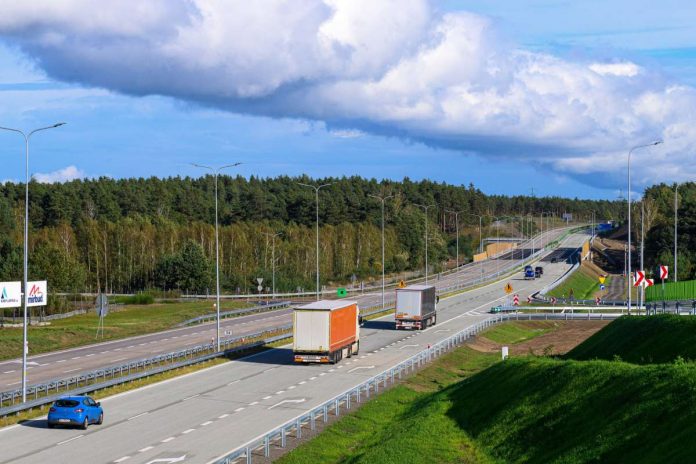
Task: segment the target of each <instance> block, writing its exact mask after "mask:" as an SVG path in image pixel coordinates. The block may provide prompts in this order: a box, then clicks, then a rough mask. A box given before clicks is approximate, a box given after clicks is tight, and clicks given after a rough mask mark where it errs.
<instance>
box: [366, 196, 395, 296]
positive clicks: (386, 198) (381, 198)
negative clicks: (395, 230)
mask: <svg viewBox="0 0 696 464" xmlns="http://www.w3.org/2000/svg"><path fill="white" fill-rule="evenodd" d="M369 196H371V197H372V198H376V199H378V200H379V201H380V202H381V203H382V309H385V308H386V306H385V303H384V259H385V258H384V202H385V201H387V200H388V199H389V198H392V197H394V195H389V196H386V197H381V196H379V195H369Z"/></svg>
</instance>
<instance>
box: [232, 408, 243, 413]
mask: <svg viewBox="0 0 696 464" xmlns="http://www.w3.org/2000/svg"><path fill="white" fill-rule="evenodd" d="M239 411H244V408H237V409H235V410H234V412H239Z"/></svg>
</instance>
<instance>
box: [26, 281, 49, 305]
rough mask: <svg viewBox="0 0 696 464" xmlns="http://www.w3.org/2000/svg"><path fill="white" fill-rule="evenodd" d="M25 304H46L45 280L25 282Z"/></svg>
mask: <svg viewBox="0 0 696 464" xmlns="http://www.w3.org/2000/svg"><path fill="white" fill-rule="evenodd" d="M27 288H28V289H29V291H28V292H27V306H46V299H47V298H46V297H47V293H48V290H47V286H46V281H45V280H37V281H36V282H27Z"/></svg>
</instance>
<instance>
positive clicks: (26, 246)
mask: <svg viewBox="0 0 696 464" xmlns="http://www.w3.org/2000/svg"><path fill="white" fill-rule="evenodd" d="M63 125H65V123H64V122H59V123H57V124H53V125H52V126H47V127H41V128H39V129H34V130H32V131H31V132H29V134H26V133H25V132H24V131H22V130H19V129H12V128H10V127H0V129H2V130H6V131H10V132H17V133H18V134H22V137H24V148H25V176H26V180H25V183H24V278H23V280H24V295H23V296H24V298H23V299H22V300H23V305H24V323H23V329H22V332H23V336H22V403H25V402H26V401H27V354H28V353H29V341H28V340H27V298H28V291H27V280H28V279H29V259H28V258H29V141H30V140H31V136H32V135H34V134H35V133H37V132H39V131H44V130H48V129H54V128H56V127H60V126H63Z"/></svg>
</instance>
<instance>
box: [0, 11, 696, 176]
mask: <svg viewBox="0 0 696 464" xmlns="http://www.w3.org/2000/svg"><path fill="white" fill-rule="evenodd" d="M0 3H6V4H5V5H2V6H3V14H2V15H1V16H0V37H1V38H3V39H4V40H6V41H8V42H10V43H13V44H15V45H17V46H19V47H20V48H21V49H22V50H23V51H24V52H25V53H26V54H27V55H29V56H31V57H33V58H34V59H35V60H36V61H37V64H38V65H39V66H40V67H41V68H42V69H43V70H44V71H45V72H46V73H47V74H48V75H49V76H51V77H53V78H57V79H62V80H65V81H70V82H80V83H82V84H85V85H88V86H96V87H103V88H107V89H109V90H114V91H118V92H123V93H126V94H134V95H150V94H156V95H168V96H172V97H175V98H178V99H181V100H185V101H190V102H196V103H199V104H202V105H206V106H212V107H216V108H221V109H224V110H228V111H231V112H236V113H241V114H252V115H262V116H270V117H277V118H297V119H302V120H311V121H320V122H322V123H325V124H326V125H327V127H334V128H338V129H336V131H338V132H334V134H335V135H338V136H341V135H340V134H344V135H345V134H357V133H373V134H381V135H388V136H398V137H403V138H406V139H409V140H414V141H420V142H423V143H426V144H428V145H431V146H436V147H443V148H449V149H455V150H460V151H462V152H465V153H477V154H480V155H482V156H489V157H498V158H499V157H510V158H521V159H527V160H530V161H531V162H534V163H537V164H539V165H541V166H546V167H548V168H549V169H552V170H554V171H556V172H559V173H563V174H566V175H575V176H578V177H579V178H581V179H584V180H585V181H587V182H592V183H595V184H598V185H605V186H606V185H614V184H615V183H616V182H617V180H618V179H621V178H622V177H621V176H623V171H624V169H625V167H624V165H623V164H622V162H621V160H622V159H623V158H624V154H625V153H626V152H627V151H628V149H629V148H630V147H631V146H634V145H637V144H640V143H644V142H646V141H649V140H652V139H656V138H662V139H664V140H665V144H664V145H662V146H660V147H659V148H655V149H652V150H651V151H650V152H645V153H636V158H637V164H636V179H637V181H642V180H646V181H647V180H650V181H660V180H667V181H670V180H683V179H686V178H688V177H693V175H694V174H696V161H694V157H693V156H692V155H691V154H692V153H693V152H694V151H695V149H696V129H694V128H696V113H695V112H694V110H693V108H696V93H695V91H694V89H693V88H691V87H687V86H680V85H676V84H675V83H670V82H667V81H665V80H664V79H663V78H662V77H661V76H660V74H659V73H658V72H655V71H651V70H649V69H644V68H642V67H640V66H638V65H637V64H634V63H632V62H629V61H625V60H623V61H622V60H621V59H620V57H618V58H617V60H616V61H614V62H610V63H596V62H583V61H577V62H575V61H572V60H568V59H562V58H559V57H556V56H553V55H551V54H548V53H541V52H536V51H530V50H525V49H523V48H521V47H519V46H516V45H515V44H512V43H509V42H508V41H506V40H505V39H502V38H501V37H500V36H499V34H498V33H497V31H496V29H495V27H494V24H493V22H492V21H491V20H489V19H488V18H486V17H484V16H480V15H476V14H472V13H468V12H463V11H462V12H450V13H442V12H441V11H439V10H438V8H437V7H436V6H435V4H434V3H431V2H429V1H427V0H350V1H341V0H266V1H259V2H248V1H242V0H151V1H148V2H142V1H139V0H121V1H118V2H101V1H97V0H63V1H61V2H56V1H53V0H33V1H32V2H9V1H4V2H2V1H1V0H0ZM433 156H437V152H434V154H433ZM643 158H645V160H644V161H643V162H641V160H643ZM658 163H659V166H660V169H659V170H656V169H655V166H656V165H658ZM672 175H674V176H675V177H674V178H672V177H669V176H672Z"/></svg>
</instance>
